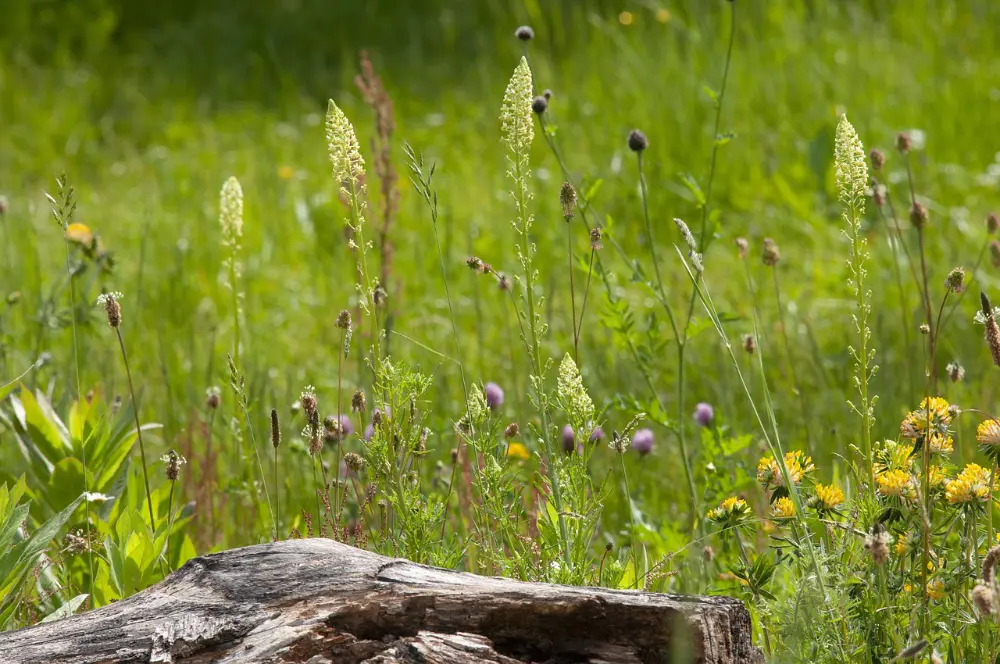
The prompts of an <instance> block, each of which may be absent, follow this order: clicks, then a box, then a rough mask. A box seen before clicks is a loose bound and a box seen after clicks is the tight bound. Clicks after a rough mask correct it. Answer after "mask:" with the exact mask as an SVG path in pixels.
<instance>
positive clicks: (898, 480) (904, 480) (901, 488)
mask: <svg viewBox="0 0 1000 664" xmlns="http://www.w3.org/2000/svg"><path fill="white" fill-rule="evenodd" d="M875 483H876V484H877V485H878V492H879V494H880V495H882V496H885V497H887V498H888V497H892V498H910V497H911V496H912V494H913V485H912V484H911V483H910V475H909V473H906V472H904V471H902V470H899V469H895V470H889V471H886V472H884V473H881V474H879V475H876V476H875Z"/></svg>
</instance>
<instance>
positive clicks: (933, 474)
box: [927, 466, 948, 490]
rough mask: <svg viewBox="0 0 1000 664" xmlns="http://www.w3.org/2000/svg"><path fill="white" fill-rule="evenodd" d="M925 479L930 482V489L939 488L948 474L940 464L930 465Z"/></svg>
mask: <svg viewBox="0 0 1000 664" xmlns="http://www.w3.org/2000/svg"><path fill="white" fill-rule="evenodd" d="M927 480H928V482H929V483H930V486H931V490H934V489H940V488H942V487H943V486H944V484H945V482H946V481H947V480H948V475H947V473H946V472H945V470H944V468H942V467H941V466H931V468H930V472H929V473H928V478H927Z"/></svg>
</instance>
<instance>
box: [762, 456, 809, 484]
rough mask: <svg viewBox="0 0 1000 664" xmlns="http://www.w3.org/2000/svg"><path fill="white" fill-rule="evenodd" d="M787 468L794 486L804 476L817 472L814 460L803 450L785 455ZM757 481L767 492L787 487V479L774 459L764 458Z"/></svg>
mask: <svg viewBox="0 0 1000 664" xmlns="http://www.w3.org/2000/svg"><path fill="white" fill-rule="evenodd" d="M785 468H786V469H787V470H788V477H789V478H790V479H791V481H792V484H798V483H799V482H800V481H802V477H803V476H804V475H806V474H808V473H811V472H812V471H814V470H816V466H814V465H813V462H812V459H811V458H810V457H807V456H805V454H804V453H803V452H802V451H801V450H796V451H794V452H786V453H785ZM757 481H758V482H760V484H761V486H762V487H764V489H765V490H767V489H772V488H777V487H781V486H785V477H784V475H782V473H781V467H780V466H778V462H777V461H775V460H774V457H764V458H762V459H761V460H760V463H758V464H757Z"/></svg>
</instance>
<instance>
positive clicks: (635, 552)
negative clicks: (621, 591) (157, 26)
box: [618, 453, 639, 588]
mask: <svg viewBox="0 0 1000 664" xmlns="http://www.w3.org/2000/svg"><path fill="white" fill-rule="evenodd" d="M618 460H619V461H620V462H621V466H622V481H623V482H625V500H626V502H627V503H628V516H629V522H630V523H631V528H630V531H629V532H630V534H631V535H632V579H633V582H634V587H635V588H638V587H639V549H638V547H636V545H635V510H634V509H632V492H631V491H630V490H629V487H628V473H627V472H626V471H625V455H624V454H621V453H619V454H618Z"/></svg>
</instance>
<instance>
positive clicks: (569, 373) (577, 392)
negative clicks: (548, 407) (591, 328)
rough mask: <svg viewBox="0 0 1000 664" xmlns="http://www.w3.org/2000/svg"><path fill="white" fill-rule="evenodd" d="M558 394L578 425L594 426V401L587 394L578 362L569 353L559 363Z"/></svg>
mask: <svg viewBox="0 0 1000 664" xmlns="http://www.w3.org/2000/svg"><path fill="white" fill-rule="evenodd" d="M556 394H557V396H558V397H559V403H560V405H561V406H562V408H563V410H565V411H566V413H567V414H568V415H569V417H570V420H571V422H572V423H573V424H576V425H577V426H592V425H593V420H594V402H593V401H592V400H591V398H590V395H588V394H587V388H586V387H584V385H583V378H582V377H581V376H580V370H579V369H578V368H577V366H576V362H574V361H573V358H572V357H570V354H569V353H566V354H565V355H564V356H563V359H562V362H560V363H559V375H558V377H557V378H556Z"/></svg>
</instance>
